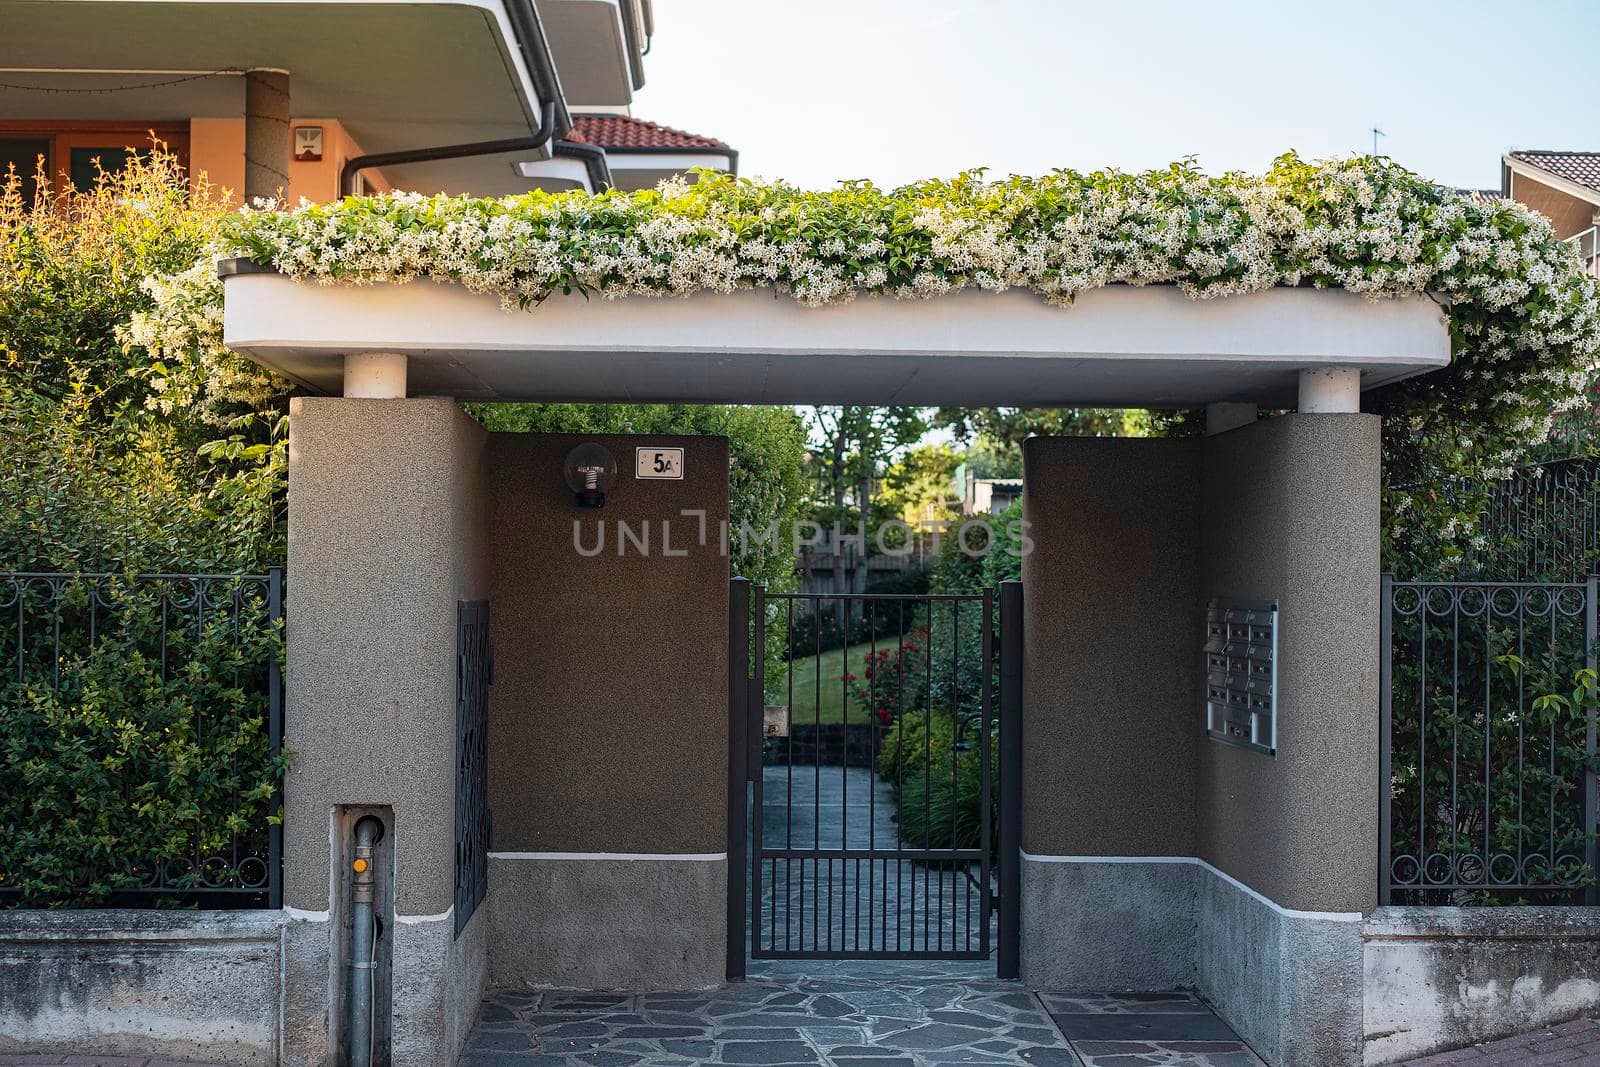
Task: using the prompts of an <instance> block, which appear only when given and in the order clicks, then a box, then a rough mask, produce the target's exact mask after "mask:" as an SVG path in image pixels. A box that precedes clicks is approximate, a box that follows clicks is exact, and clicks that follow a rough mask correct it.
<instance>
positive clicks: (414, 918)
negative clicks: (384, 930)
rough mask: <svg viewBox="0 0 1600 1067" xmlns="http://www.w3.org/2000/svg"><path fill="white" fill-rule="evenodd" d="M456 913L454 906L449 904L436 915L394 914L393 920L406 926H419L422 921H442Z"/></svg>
mask: <svg viewBox="0 0 1600 1067" xmlns="http://www.w3.org/2000/svg"><path fill="white" fill-rule="evenodd" d="M455 913H456V906H455V905H454V904H452V905H450V906H449V907H448V908H446V909H444V910H443V911H441V912H440V913H439V914H437V915H396V916H395V917H394V921H395V922H397V923H404V924H405V925H406V926H421V925H422V924H423V923H439V922H444V921H445V920H446V919H448V918H450V917H451V916H453V915H454V914H455Z"/></svg>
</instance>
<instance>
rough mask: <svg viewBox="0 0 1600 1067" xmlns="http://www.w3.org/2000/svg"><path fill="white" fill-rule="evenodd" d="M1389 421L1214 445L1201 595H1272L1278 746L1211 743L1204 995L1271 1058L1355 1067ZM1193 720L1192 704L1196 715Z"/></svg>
mask: <svg viewBox="0 0 1600 1067" xmlns="http://www.w3.org/2000/svg"><path fill="white" fill-rule="evenodd" d="M1379 436H1380V424H1379V419H1378V418H1377V416H1373V415H1361V414H1355V413H1339V414H1304V413H1302V414H1295V415H1285V416H1280V417H1278V418H1275V419H1269V420H1266V421H1264V422H1258V423H1254V424H1251V425H1248V426H1243V427H1240V428H1238V429H1236V430H1233V431H1231V432H1229V433H1224V434H1218V435H1216V436H1213V437H1208V438H1205V439H1204V442H1203V447H1204V457H1205V458H1204V468H1205V470H1204V478H1205V482H1204V486H1205V488H1204V501H1205V504H1204V516H1203V523H1202V526H1203V545H1204V551H1203V557H1202V558H1203V559H1204V568H1205V575H1204V581H1203V588H1204V592H1205V595H1206V596H1207V597H1208V598H1209V597H1227V598H1232V599H1239V600H1276V601H1277V602H1278V606H1279V614H1278V652H1277V731H1276V734H1277V736H1276V741H1277V753H1276V755H1275V756H1267V755H1264V754H1262V753H1259V752H1253V751H1248V750H1246V749H1242V748H1237V747H1234V746H1231V745H1226V744H1221V743H1218V742H1215V741H1205V742H1202V746H1201V749H1200V761H1199V765H1198V773H1197V777H1196V784H1197V791H1196V827H1197V836H1198V840H1199V856H1200V859H1201V860H1203V861H1205V863H1206V864H1207V865H1208V869H1209V870H1210V871H1211V872H1214V873H1213V874H1212V875H1211V876H1210V877H1207V878H1205V879H1203V881H1202V884H1201V886H1200V897H1199V907H1198V909H1197V914H1198V917H1199V951H1198V963H1199V976H1198V985H1199V987H1200V989H1201V991H1202V992H1204V993H1205V994H1206V995H1207V996H1208V997H1209V998H1210V999H1211V1001H1212V1003H1213V1004H1214V1005H1215V1006H1216V1007H1217V1009H1218V1011H1219V1012H1220V1013H1221V1014H1222V1015H1223V1017H1224V1018H1226V1019H1227V1020H1228V1022H1229V1023H1230V1025H1232V1026H1233V1027H1234V1029H1235V1030H1237V1031H1238V1032H1239V1033H1240V1034H1241V1036H1243V1037H1244V1038H1245V1039H1246V1040H1247V1041H1249V1042H1250V1043H1251V1045H1252V1047H1254V1048H1255V1049H1256V1051H1257V1052H1258V1053H1260V1054H1261V1055H1262V1056H1263V1058H1265V1059H1266V1060H1267V1061H1268V1062H1269V1063H1284V1064H1299V1063H1316V1064H1359V1063H1360V1062H1361V1045H1362V974H1361V917H1362V915H1363V914H1365V913H1368V912H1370V911H1371V910H1372V909H1373V908H1374V907H1375V906H1376V904H1377V883H1378V871H1377V866H1378V865H1377V854H1378V824H1377V812H1378V791H1379V789H1380V788H1381V783H1380V781H1379V777H1378V744H1379V736H1378V728H1379V721H1378V698H1379V693H1378V681H1379V680H1378V655H1379V649H1378V634H1379V607H1380V605H1379V552H1378V546H1379V522H1380V518H1379V453H1380V441H1379ZM1194 707H1195V709H1196V712H1195V713H1196V714H1198V708H1199V703H1198V698H1196V703H1195V704H1194Z"/></svg>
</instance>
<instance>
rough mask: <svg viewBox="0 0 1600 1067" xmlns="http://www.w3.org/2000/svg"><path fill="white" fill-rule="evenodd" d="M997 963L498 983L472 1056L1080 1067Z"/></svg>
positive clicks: (681, 1065) (491, 1063) (645, 1062)
mask: <svg viewBox="0 0 1600 1067" xmlns="http://www.w3.org/2000/svg"><path fill="white" fill-rule="evenodd" d="M992 974H993V965H992V964H987V963H982V962H980V963H977V964H962V963H939V962H934V963H928V962H925V961H918V962H915V963H911V962H904V963H902V962H890V963H873V964H870V965H868V964H848V965H845V964H838V963H817V962H815V961H807V962H805V963H800V962H798V961H797V962H792V963H791V962H787V961H785V962H783V963H770V964H761V965H759V966H758V967H756V968H753V969H752V975H751V977H750V979H749V980H748V981H745V982H743V983H739V984H736V985H733V986H730V987H728V988H726V989H721V990H713V991H711V992H706V993H567V992H559V991H555V992H534V991H529V992H511V993H508V992H498V993H495V994H492V995H491V996H490V998H489V999H488V1001H487V1002H486V1003H485V1005H484V1014H483V1017H482V1021H481V1022H480V1024H479V1026H478V1029H477V1030H476V1031H475V1032H474V1034H473V1037H472V1043H471V1045H470V1046H469V1048H468V1051H467V1056H466V1058H465V1059H464V1060H463V1061H462V1062H463V1067H513V1065H515V1067H535V1065H538V1067H546V1065H548V1067H557V1065H560V1067H687V1065H690V1064H698V1063H712V1064H763V1065H769V1067H777V1065H796V1064H806V1065H811V1067H816V1065H821V1064H828V1065H834V1067H924V1065H928V1067H933V1065H939V1067H943V1065H946V1064H950V1065H953V1064H1009V1065H1012V1067H1020V1065H1024V1064H1035V1065H1038V1067H1051V1065H1060V1067H1080V1064H1081V1061H1080V1060H1079V1059H1078V1058H1077V1057H1076V1056H1075V1055H1074V1054H1073V1052H1072V1050H1071V1048H1070V1047H1069V1046H1068V1044H1067V1042H1066V1041H1065V1040H1063V1039H1062V1037H1061V1035H1060V1033H1059V1032H1058V1031H1057V1030H1056V1028H1055V1026H1054V1025H1053V1024H1052V1023H1051V1021H1050V1016H1049V1014H1048V1013H1047V1012H1046V1011H1045V1009H1044V1006H1043V1004H1041V1003H1040V1001H1039V999H1038V998H1037V997H1035V996H1034V995H1033V994H1032V993H1030V992H1029V991H1028V990H1027V989H1026V987H1024V986H1022V985H1020V984H1018V983H1016V982H1002V981H999V980H998V979H995V978H993V977H989V976H991V975H992Z"/></svg>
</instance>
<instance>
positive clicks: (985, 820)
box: [967, 589, 995, 956]
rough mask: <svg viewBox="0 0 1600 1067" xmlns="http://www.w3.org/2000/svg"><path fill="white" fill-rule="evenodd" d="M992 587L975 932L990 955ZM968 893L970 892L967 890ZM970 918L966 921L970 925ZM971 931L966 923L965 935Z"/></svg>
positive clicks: (986, 634) (986, 622) (986, 610)
mask: <svg viewBox="0 0 1600 1067" xmlns="http://www.w3.org/2000/svg"><path fill="white" fill-rule="evenodd" d="M994 668H995V661H994V590H993V589H985V590H984V591H983V695H982V698H981V699H982V702H983V705H982V706H983V714H982V718H981V720H980V722H981V726H982V728H981V729H980V730H979V731H978V759H979V761H980V763H981V765H982V766H981V769H980V770H979V771H978V779H979V786H978V788H979V789H980V790H982V794H983V799H982V801H981V802H980V811H979V826H980V827H981V830H980V836H979V845H978V847H979V848H981V849H982V850H983V858H982V859H980V860H979V861H978V894H979V898H978V916H979V921H980V922H981V923H982V924H983V925H982V927H981V928H980V929H979V932H978V950H979V951H980V952H982V953H983V954H984V955H985V956H987V955H988V954H989V916H990V915H991V914H992V912H993V909H994V900H993V898H992V897H991V895H990V894H991V893H992V884H991V883H992V879H991V877H990V876H991V870H990V861H991V859H992V857H993V856H994ZM969 896H970V893H969ZM970 922H971V920H970V919H969V920H968V923H969V924H970ZM971 937H972V930H971V927H970V925H969V927H968V930H967V938H968V940H969V941H970V940H971Z"/></svg>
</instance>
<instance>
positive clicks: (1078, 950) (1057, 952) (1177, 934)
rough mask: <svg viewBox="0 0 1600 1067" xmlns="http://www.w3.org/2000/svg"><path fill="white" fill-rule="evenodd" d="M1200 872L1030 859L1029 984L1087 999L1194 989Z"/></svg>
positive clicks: (1025, 873) (1025, 903)
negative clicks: (1113, 992) (1121, 991)
mask: <svg viewBox="0 0 1600 1067" xmlns="http://www.w3.org/2000/svg"><path fill="white" fill-rule="evenodd" d="M1198 869H1199V868H1198V867H1197V866H1196V865H1194V864H1192V863H1188V862H1183V861H1173V862H1166V863H1163V862H1157V861H1150V860H1139V861H1135V862H1129V861H1123V860H1120V859H1117V858H1112V857H1103V858H1097V859H1091V858H1088V857H1083V858H1081V859H1078V858H1072V859H1067V858H1062V857H1053V856H1050V857H1045V856H1028V855H1024V858H1023V861H1022V980H1023V981H1024V982H1026V983H1028V984H1029V985H1031V986H1033V987H1034V988H1036V989H1049V990H1057V991H1062V992H1078V993H1100V992H1105V991H1106V990H1116V989H1132V990H1140V991H1151V992H1154V991H1159V990H1166V989H1193V988H1194V987H1195V983H1196V981H1197V979H1196V976H1195V951H1196V949H1195V929H1196V926H1195V885H1196V883H1197V882H1198V880H1199V878H1198V875H1197V874H1196V871H1197V870H1198Z"/></svg>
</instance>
